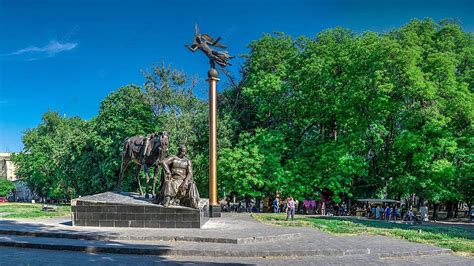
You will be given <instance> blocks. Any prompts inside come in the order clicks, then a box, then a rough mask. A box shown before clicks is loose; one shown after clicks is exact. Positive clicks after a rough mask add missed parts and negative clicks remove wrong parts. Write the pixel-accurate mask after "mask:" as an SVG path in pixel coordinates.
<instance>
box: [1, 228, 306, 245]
mask: <svg viewBox="0 0 474 266" xmlns="http://www.w3.org/2000/svg"><path fill="white" fill-rule="evenodd" d="M0 235H15V236H31V237H47V238H65V239H77V240H103V241H107V240H132V241H171V242H176V241H186V242H200V243H203V242H205V243H221V244H252V243H260V242H270V241H280V240H289V239H294V238H299V237H301V236H302V234H301V233H292V234H280V235H270V236H254V237H242V238H212V237H193V236H133V235H122V236H113V235H104V234H97V235H93V234H81V233H79V232H71V233H56V232H44V231H23V230H0Z"/></svg>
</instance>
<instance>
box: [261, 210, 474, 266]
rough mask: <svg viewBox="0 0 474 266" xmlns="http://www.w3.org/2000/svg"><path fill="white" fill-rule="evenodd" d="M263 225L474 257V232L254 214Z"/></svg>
mask: <svg viewBox="0 0 474 266" xmlns="http://www.w3.org/2000/svg"><path fill="white" fill-rule="evenodd" d="M252 216H253V217H254V218H255V219H257V220H258V221H260V222H263V223H268V224H274V225H281V226H308V227H314V228H317V229H319V230H321V231H325V232H328V233H332V234H339V235H340V234H343V235H344V234H346V235H347V234H349V235H361V234H372V235H384V236H392V237H398V238H402V239H406V240H408V241H412V242H417V243H423V244H430V245H434V246H438V247H443V248H449V249H451V250H453V251H454V252H456V254H458V255H463V256H469V257H474V233H473V232H474V230H469V229H466V228H462V227H456V226H436V225H426V224H424V225H408V224H397V223H390V222H385V221H373V220H372V221H371V220H362V219H357V218H336V217H314V216H299V215H298V216H295V221H293V222H290V221H285V218H286V214H253V215H252Z"/></svg>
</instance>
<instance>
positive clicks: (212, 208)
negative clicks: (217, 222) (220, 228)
mask: <svg viewBox="0 0 474 266" xmlns="http://www.w3.org/2000/svg"><path fill="white" fill-rule="evenodd" d="M209 217H210V218H219V217H221V206H220V205H209Z"/></svg>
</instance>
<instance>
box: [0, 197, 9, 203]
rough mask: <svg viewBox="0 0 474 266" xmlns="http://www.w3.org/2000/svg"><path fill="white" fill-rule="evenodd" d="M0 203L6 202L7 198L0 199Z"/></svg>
mask: <svg viewBox="0 0 474 266" xmlns="http://www.w3.org/2000/svg"><path fill="white" fill-rule="evenodd" d="M0 202H8V199H7V197H0Z"/></svg>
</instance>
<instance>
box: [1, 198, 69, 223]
mask: <svg viewBox="0 0 474 266" xmlns="http://www.w3.org/2000/svg"><path fill="white" fill-rule="evenodd" d="M48 206H57V210H56V211H43V210H42V208H43V204H40V203H36V204H32V203H17V202H4V203H0V218H8V219H12V218H53V217H62V216H66V215H69V214H70V213H71V206H70V205H52V204H48Z"/></svg>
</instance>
